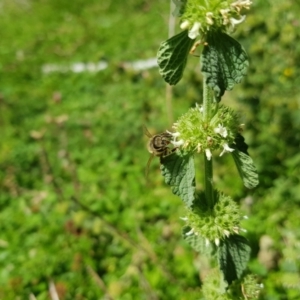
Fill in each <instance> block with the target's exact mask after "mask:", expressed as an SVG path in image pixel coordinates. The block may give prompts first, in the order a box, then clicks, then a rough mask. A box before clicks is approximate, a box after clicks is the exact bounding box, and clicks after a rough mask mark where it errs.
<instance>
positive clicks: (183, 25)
mask: <svg viewBox="0 0 300 300" xmlns="http://www.w3.org/2000/svg"><path fill="white" fill-rule="evenodd" d="M189 26H190V22H189V21H187V20H185V21H183V22H182V23H181V24H180V28H181V29H182V30H185V29H188V27H189Z"/></svg>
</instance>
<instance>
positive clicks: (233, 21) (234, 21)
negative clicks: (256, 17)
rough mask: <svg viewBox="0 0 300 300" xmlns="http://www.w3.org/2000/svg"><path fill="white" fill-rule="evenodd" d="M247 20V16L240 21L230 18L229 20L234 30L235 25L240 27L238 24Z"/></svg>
mask: <svg viewBox="0 0 300 300" xmlns="http://www.w3.org/2000/svg"><path fill="white" fill-rule="evenodd" d="M245 19H246V16H245V15H244V16H242V17H241V18H240V19H239V20H237V19H235V18H230V19H229V22H230V25H231V27H232V29H233V28H234V26H235V25H238V24H240V23H242V22H244V21H245Z"/></svg>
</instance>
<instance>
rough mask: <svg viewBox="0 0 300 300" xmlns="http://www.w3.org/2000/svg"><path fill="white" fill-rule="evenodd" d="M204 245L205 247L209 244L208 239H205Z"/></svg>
mask: <svg viewBox="0 0 300 300" xmlns="http://www.w3.org/2000/svg"><path fill="white" fill-rule="evenodd" d="M205 246H206V247H208V246H209V239H205Z"/></svg>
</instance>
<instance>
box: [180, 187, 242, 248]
mask: <svg viewBox="0 0 300 300" xmlns="http://www.w3.org/2000/svg"><path fill="white" fill-rule="evenodd" d="M215 197H216V199H217V201H216V204H215V205H214V207H213V209H210V208H208V207H207V206H206V205H203V204H202V203H205V201H202V200H204V199H199V202H201V203H198V204H197V205H195V206H193V207H192V208H191V209H188V210H187V213H186V217H185V218H183V220H184V221H186V225H187V226H189V227H190V228H191V229H190V231H189V232H187V233H185V234H186V235H192V234H193V235H199V236H201V237H203V238H205V240H206V244H207V245H209V243H210V242H214V243H215V244H216V245H217V246H219V244H220V240H222V239H224V238H226V237H229V236H230V235H231V234H239V232H240V230H241V228H240V221H241V219H242V218H243V216H242V215H241V213H240V209H239V207H238V205H237V204H236V203H235V202H234V201H233V200H232V199H231V198H230V197H229V196H225V195H224V194H221V193H219V192H216V196H215ZM201 198H202V197H201ZM200 200H201V201H200Z"/></svg>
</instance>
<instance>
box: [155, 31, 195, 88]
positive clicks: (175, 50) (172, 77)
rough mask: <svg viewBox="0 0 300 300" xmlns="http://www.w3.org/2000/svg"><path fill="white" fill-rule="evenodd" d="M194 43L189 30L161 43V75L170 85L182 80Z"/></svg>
mask: <svg viewBox="0 0 300 300" xmlns="http://www.w3.org/2000/svg"><path fill="white" fill-rule="evenodd" d="M193 43H194V40H192V39H190V38H189V37H188V31H187V30H185V31H182V32H181V33H179V34H177V35H175V36H173V37H171V38H169V39H168V40H166V41H164V42H162V43H161V45H160V47H159V49H158V53H157V63H158V67H159V73H160V75H161V76H162V78H163V79H164V80H165V81H166V82H167V83H169V84H170V85H175V84H176V83H178V82H179V80H180V79H181V78H182V74H183V71H184V69H185V66H186V62H187V57H188V54H189V51H190V49H191V48H192V46H193Z"/></svg>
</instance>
